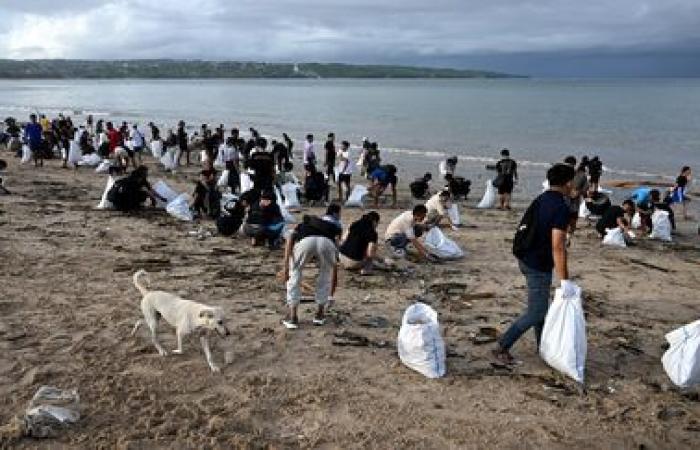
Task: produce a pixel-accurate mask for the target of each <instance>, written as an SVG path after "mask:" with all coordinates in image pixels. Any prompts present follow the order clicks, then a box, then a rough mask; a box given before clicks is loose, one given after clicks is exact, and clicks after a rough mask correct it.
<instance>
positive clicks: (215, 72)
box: [0, 59, 514, 79]
mask: <svg viewBox="0 0 700 450" xmlns="http://www.w3.org/2000/svg"><path fill="white" fill-rule="evenodd" d="M512 77H514V75H508V74H503V73H497V72H485V71H480V70H456V69H435V68H428V67H408V66H369V65H350V64H321V63H300V64H291V63H290V64H277V63H260V62H238V61H191V60H170V59H152V60H114V61H98V60H64V59H36V60H11V59H0V78H14V79H19V78H39V79H42V78H512Z"/></svg>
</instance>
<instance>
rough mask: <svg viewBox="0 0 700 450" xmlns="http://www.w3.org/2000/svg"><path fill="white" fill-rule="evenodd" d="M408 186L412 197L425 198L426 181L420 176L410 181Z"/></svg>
mask: <svg viewBox="0 0 700 450" xmlns="http://www.w3.org/2000/svg"><path fill="white" fill-rule="evenodd" d="M408 187H409V189H410V190H411V195H413V198H417V199H421V198H425V194H426V192H427V191H428V183H426V182H425V180H424V179H422V178H421V179H418V180H416V181H414V182H412V183H411V184H409V185H408Z"/></svg>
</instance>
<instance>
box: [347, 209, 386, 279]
mask: <svg viewBox="0 0 700 450" xmlns="http://www.w3.org/2000/svg"><path fill="white" fill-rule="evenodd" d="M378 225H379V214H378V213H377V212H376V211H370V212H368V213H367V214H364V215H362V217H360V219H359V220H357V221H355V222H353V223H352V225H350V229H349V230H348V233H347V236H345V239H344V240H343V243H342V244H341V245H340V264H341V266H343V268H344V269H346V270H358V269H360V273H361V274H362V275H368V274H369V273H370V272H371V270H372V267H373V265H374V261H375V258H376V256H377V240H378V239H379V237H378V235H377V226H378Z"/></svg>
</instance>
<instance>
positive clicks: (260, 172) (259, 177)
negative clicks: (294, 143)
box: [248, 152, 275, 184]
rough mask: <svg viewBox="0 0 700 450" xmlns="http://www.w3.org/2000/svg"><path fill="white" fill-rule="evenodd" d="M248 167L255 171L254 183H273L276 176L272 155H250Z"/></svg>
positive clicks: (258, 153)
mask: <svg viewBox="0 0 700 450" xmlns="http://www.w3.org/2000/svg"><path fill="white" fill-rule="evenodd" d="M248 167H250V168H251V169H253V170H254V171H255V175H254V177H253V181H254V182H256V183H260V184H265V183H269V182H272V178H273V176H274V174H275V162H274V160H273V159H272V154H271V153H268V152H257V153H253V154H252V155H250V159H249V160H248Z"/></svg>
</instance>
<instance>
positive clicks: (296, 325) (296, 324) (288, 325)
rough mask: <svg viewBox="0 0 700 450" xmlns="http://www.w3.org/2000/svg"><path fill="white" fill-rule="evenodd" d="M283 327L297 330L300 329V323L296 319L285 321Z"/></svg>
mask: <svg viewBox="0 0 700 450" xmlns="http://www.w3.org/2000/svg"><path fill="white" fill-rule="evenodd" d="M282 325H284V327H285V328H286V329H288V330H296V329H297V328H299V321H298V320H296V319H283V320H282Z"/></svg>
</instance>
